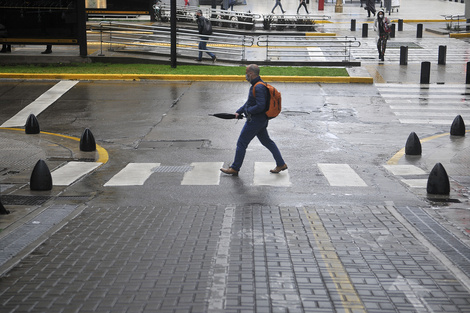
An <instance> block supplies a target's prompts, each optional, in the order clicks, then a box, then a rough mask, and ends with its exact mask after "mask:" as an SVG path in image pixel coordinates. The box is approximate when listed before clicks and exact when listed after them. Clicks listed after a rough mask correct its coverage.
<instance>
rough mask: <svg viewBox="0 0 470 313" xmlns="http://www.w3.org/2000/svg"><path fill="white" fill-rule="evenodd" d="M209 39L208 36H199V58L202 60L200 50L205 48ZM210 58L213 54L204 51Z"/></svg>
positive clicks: (213, 56)
mask: <svg viewBox="0 0 470 313" xmlns="http://www.w3.org/2000/svg"><path fill="white" fill-rule="evenodd" d="M208 41H209V37H201V41H199V60H202V52H203V51H202V50H207V42H208ZM206 53H207V54H208V55H210V57H211V58H215V54H213V53H212V52H209V51H206Z"/></svg>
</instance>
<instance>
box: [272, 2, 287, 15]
mask: <svg viewBox="0 0 470 313" xmlns="http://www.w3.org/2000/svg"><path fill="white" fill-rule="evenodd" d="M277 6H279V7H280V8H281V11H282V13H286V11H284V9H283V8H282V4H281V0H276V4H275V5H274V8H273V9H272V10H271V13H272V14H274V9H275V8H277Z"/></svg>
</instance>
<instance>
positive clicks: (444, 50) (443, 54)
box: [437, 46, 447, 65]
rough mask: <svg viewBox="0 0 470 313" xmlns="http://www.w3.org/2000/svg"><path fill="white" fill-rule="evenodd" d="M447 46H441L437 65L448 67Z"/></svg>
mask: <svg viewBox="0 0 470 313" xmlns="http://www.w3.org/2000/svg"><path fill="white" fill-rule="evenodd" d="M446 55H447V46H439V56H438V58H437V64H439V65H446Z"/></svg>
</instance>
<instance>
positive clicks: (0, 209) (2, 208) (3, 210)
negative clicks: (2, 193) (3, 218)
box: [0, 201, 10, 215]
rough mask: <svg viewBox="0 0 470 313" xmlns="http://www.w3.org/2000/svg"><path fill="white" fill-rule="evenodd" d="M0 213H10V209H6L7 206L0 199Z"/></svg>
mask: <svg viewBox="0 0 470 313" xmlns="http://www.w3.org/2000/svg"><path fill="white" fill-rule="evenodd" d="M0 214H2V215H5V214H10V211H8V210H7V209H5V207H4V206H3V204H2V202H1V201H0Z"/></svg>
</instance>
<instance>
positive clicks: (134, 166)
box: [104, 163, 160, 187]
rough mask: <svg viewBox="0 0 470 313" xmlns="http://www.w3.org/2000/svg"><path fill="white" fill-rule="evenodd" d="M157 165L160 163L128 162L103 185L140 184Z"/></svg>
mask: <svg viewBox="0 0 470 313" xmlns="http://www.w3.org/2000/svg"><path fill="white" fill-rule="evenodd" d="M157 166H160V163H129V164H127V165H126V167H125V168H123V169H122V170H121V171H120V172H119V173H117V174H116V175H114V176H113V177H112V178H111V179H110V180H109V181H108V182H107V183H106V184H104V186H105V187H109V186H142V185H143V184H144V183H145V181H146V180H147V179H148V178H149V177H150V175H152V173H153V169H154V168H155V167H157Z"/></svg>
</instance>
